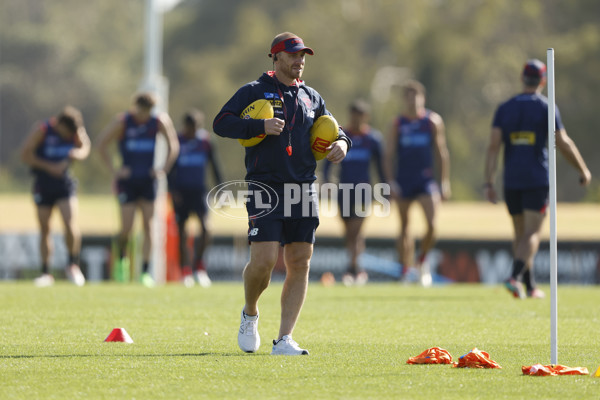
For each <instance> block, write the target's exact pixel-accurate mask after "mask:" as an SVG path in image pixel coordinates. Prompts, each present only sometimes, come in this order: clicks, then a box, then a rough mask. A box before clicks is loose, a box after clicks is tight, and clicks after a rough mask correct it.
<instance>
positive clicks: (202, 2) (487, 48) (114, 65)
mask: <svg viewBox="0 0 600 400" xmlns="http://www.w3.org/2000/svg"><path fill="white" fill-rule="evenodd" d="M143 3H144V2H143V1H142V0H105V1H102V2H91V3H90V2H81V1H77V0H60V1H59V0H48V1H44V2H41V1H38V0H4V1H3V2H2V3H1V4H0V8H1V10H0V11H1V12H0V21H1V23H0V35H1V40H0V57H1V58H0V62H1V65H0V68H1V71H0V72H1V73H0V89H1V95H0V168H1V170H0V172H1V175H0V184H2V187H11V188H12V189H13V190H25V189H26V186H25V185H24V184H23V183H22V182H26V181H27V180H26V179H23V178H24V177H25V175H26V174H27V171H26V170H25V168H24V167H23V166H22V165H21V164H20V163H19V160H18V157H17V151H16V150H17V149H18V148H19V146H20V144H21V142H22V140H23V137H24V135H25V134H26V133H27V131H28V130H29V129H30V128H31V126H32V123H33V122H34V121H36V120H40V119H43V118H46V117H47V116H49V115H51V114H53V113H56V112H57V111H58V110H59V109H60V108H61V107H62V106H63V105H64V104H66V103H70V104H73V105H75V106H78V107H79V108H80V109H82V111H83V113H84V116H85V118H86V123H87V127H88V131H89V133H90V136H91V137H92V140H94V139H95V138H96V137H97V135H98V133H99V131H100V130H101V129H102V127H103V126H104V125H105V124H106V123H108V121H109V120H110V119H111V118H112V116H113V115H114V114H115V113H117V112H120V111H122V110H124V109H126V108H127V107H128V106H129V103H130V99H131V95H132V94H133V93H134V92H135V91H136V89H137V87H138V85H139V83H140V80H141V78H142V72H143V71H142V60H143V30H144V27H143V12H144V8H143V7H144V4H143ZM599 19H600V3H598V2H596V1H594V0H581V1H578V2H564V1H560V0H547V1H544V0H522V1H518V2H515V1H508V2H498V1H493V0H470V1H461V2H449V1H440V0H424V1H408V0H406V1H404V0H403V1H392V0H331V1H320V0H299V1H295V2H280V1H272V0H255V1H252V2H246V1H242V0H229V1H227V2H223V1H217V0H187V1H183V2H182V3H181V4H180V5H179V6H177V7H176V8H175V9H174V10H172V11H171V12H169V13H167V14H166V15H165V39H164V74H165V75H166V76H167V78H168V79H169V82H170V98H169V104H170V113H171V115H172V117H173V119H174V120H175V122H176V124H177V125H178V123H179V119H180V116H181V115H182V113H183V112H184V111H185V110H186V109H188V108H190V107H198V108H201V109H202V110H204V112H205V113H206V116H207V125H208V126H209V127H210V124H211V123H212V118H213V116H214V115H215V114H216V113H217V112H218V110H219V109H220V107H221V105H222V104H223V103H224V102H225V101H227V99H228V98H229V97H230V96H231V95H232V94H233V92H234V91H235V90H236V89H237V88H238V87H239V86H241V85H242V84H243V83H245V82H248V81H251V80H254V79H256V78H257V77H258V76H259V75H260V73H261V72H262V71H264V70H267V69H269V68H270V67H271V65H270V59H269V58H268V57H267V53H268V52H269V44H270V42H271V40H272V38H273V36H274V35H275V34H277V33H279V32H282V31H287V30H289V31H292V32H295V33H298V34H299V35H301V36H302V37H303V39H304V41H305V43H307V44H308V45H309V46H311V47H312V48H313V49H314V50H315V53H316V55H315V56H314V57H310V56H309V57H308V58H307V63H306V70H305V75H304V78H305V80H306V81H307V83H308V84H309V85H310V86H312V87H314V88H316V89H317V90H318V91H319V92H320V93H321V94H322V95H323V97H324V98H325V99H326V100H327V103H328V108H329V109H330V110H331V111H332V112H333V113H334V115H336V117H337V119H338V120H339V121H340V122H341V123H342V124H343V123H344V120H345V119H346V113H347V105H348V104H349V103H350V102H351V101H352V100H353V99H355V98H357V97H361V98H364V99H366V100H368V101H369V102H370V103H371V104H372V106H373V115H372V123H373V125H374V126H376V127H377V128H379V129H380V130H382V131H383V132H384V133H386V132H387V129H388V126H389V124H390V123H391V121H392V119H393V118H394V116H395V115H396V114H397V113H398V111H399V109H400V107H401V103H400V96H399V92H398V90H397V88H398V85H399V84H400V83H401V82H402V81H403V80H404V79H406V78H409V77H410V78H416V79H418V80H420V81H422V82H423V83H424V84H425V85H426V87H427V89H428V106H429V107H430V108H432V109H434V110H436V111H437V112H438V113H440V114H441V115H442V117H443V118H444V120H445V123H446V128H447V137H448V143H449V148H450V153H451V160H452V184H453V192H454V196H455V199H459V200H469V199H478V198H479V189H480V185H481V182H482V175H483V172H482V171H483V158H484V153H485V148H486V144H487V139H488V135H489V130H490V122H491V119H492V115H493V112H494V109H495V107H496V106H497V105H498V103H499V102H501V101H503V100H504V99H506V98H508V97H509V96H511V95H513V94H515V93H516V92H518V91H519V90H520V84H519V74H520V71H521V68H522V66H523V64H524V63H525V61H526V60H527V59H528V58H534V57H535V58H540V59H542V60H545V53H546V49H547V48H548V47H553V48H555V51H556V71H557V81H556V83H557V89H556V93H557V102H558V104H559V106H560V110H561V113H562V115H563V120H564V122H565V124H566V126H567V129H568V131H569V134H570V135H571V136H572V137H573V138H574V140H575V141H576V143H577V144H578V145H579V147H580V149H581V151H582V153H583V156H584V158H585V159H586V161H587V162H588V164H589V166H590V169H591V170H592V174H594V175H595V176H598V175H600V159H597V158H595V151H596V148H597V145H596V142H595V137H594V136H595V135H594V128H595V126H596V118H595V111H596V110H595V108H596V93H599V92H600V78H599V77H598V73H597V65H600V52H598V51H597V49H598V47H599V45H600V23H599V22H600V21H599ZM215 142H216V146H217V147H218V151H219V155H220V158H221V160H222V162H223V164H224V166H225V175H226V178H229V179H234V178H239V177H241V176H243V174H244V168H243V162H242V159H243V150H242V148H241V147H240V146H238V145H237V142H235V141H229V140H226V139H222V138H218V137H216V138H215ZM98 165H99V159H98V157H97V156H96V155H92V157H91V159H90V160H89V161H87V162H85V163H82V164H81V165H78V166H77V174H78V176H79V177H80V182H81V185H82V187H83V190H85V191H95V192H108V190H109V184H108V182H109V177H108V176H106V175H102V174H101V173H100V174H99V173H98ZM558 179H559V187H558V190H559V193H558V196H559V200H562V201H573V200H580V199H582V198H585V199H587V200H598V199H600V185H599V184H598V183H594V184H593V185H592V187H591V188H590V189H589V190H588V191H587V192H586V191H584V190H583V189H581V188H579V187H578V182H577V174H576V173H575V172H574V171H573V170H572V169H570V168H569V167H568V166H567V165H566V163H565V162H564V161H562V160H560V157H559V164H558ZM7 184H8V185H7Z"/></svg>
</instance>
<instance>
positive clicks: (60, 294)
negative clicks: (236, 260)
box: [0, 282, 600, 400]
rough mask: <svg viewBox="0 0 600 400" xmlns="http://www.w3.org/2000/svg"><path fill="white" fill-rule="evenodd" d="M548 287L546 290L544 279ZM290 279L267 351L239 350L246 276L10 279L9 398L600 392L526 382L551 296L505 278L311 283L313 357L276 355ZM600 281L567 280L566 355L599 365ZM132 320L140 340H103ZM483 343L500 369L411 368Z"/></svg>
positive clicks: (4, 290)
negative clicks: (530, 295) (152, 281)
mask: <svg viewBox="0 0 600 400" xmlns="http://www.w3.org/2000/svg"><path fill="white" fill-rule="evenodd" d="M546 289H547V288H546ZM280 291H281V284H280V283H273V284H272V286H271V287H270V288H269V289H268V290H267V291H266V292H265V294H264V296H263V298H261V302H260V310H261V321H260V326H259V330H260V333H261V336H262V339H263V345H262V347H261V349H260V350H259V352H258V353H257V354H253V355H251V354H245V353H242V352H241V351H240V350H239V349H238V348H237V342H236V335H237V329H238V327H239V312H240V309H241V306H242V298H243V292H242V285H241V283H237V282H234V283H217V284H215V285H213V287H211V288H209V289H199V288H194V289H185V288H184V287H182V286H179V285H167V286H164V287H160V288H157V289H146V288H144V287H142V286H139V285H134V284H132V285H117V284H100V285H89V286H86V287H83V288H77V287H74V286H71V285H67V284H64V283H60V284H57V285H56V286H55V287H53V288H48V289H37V288H35V287H33V285H32V284H31V282H23V283H0V304H1V306H2V312H1V313H0V337H1V338H2V340H1V341H0V398H2V399H37V398H40V399H41V398H43V399H73V398H90V399H94V398H115V399H124V398H131V399H133V398H137V399H153V398H173V399H188V398H189V399H198V398H206V399H239V398H251V399H270V398H285V399H307V398H310V399H341V398H344V399H346V398H348V399H352V398H356V399H358V398H360V399H364V398H370V399H384V398H390V399H436V398H440V399H494V400H495V399H534V398H535V399H563V400H564V399H592V398H598V394H599V393H600V378H594V377H592V376H564V377H529V376H523V375H522V373H521V366H523V365H531V364H534V363H538V362H539V363H542V364H548V363H549V362H550V344H549V341H550V339H549V326H550V320H549V314H550V312H549V310H550V304H549V300H548V299H546V300H526V301H518V300H514V299H512V298H510V297H509V295H508V294H507V293H505V291H504V289H502V288H501V287H499V286H494V287H489V286H483V285H450V286H441V287H433V288H431V289H422V288H419V287H414V286H403V285H398V284H370V285H367V286H365V287H356V288H345V287H343V286H341V285H337V286H334V287H332V288H326V287H323V286H321V285H319V284H317V283H313V284H311V286H310V288H309V294H308V298H307V301H306V303H305V306H304V310H303V313H302V315H301V317H300V320H299V322H298V325H297V328H296V331H295V335H294V338H295V339H296V340H297V341H298V342H299V343H300V344H301V345H302V346H304V347H306V348H308V349H309V350H310V352H311V355H310V356H307V357H306V356H304V357H281V356H280V357H273V356H270V355H269V352H270V345H269V342H270V339H273V338H274V337H275V335H276V333H277V329H278V323H279V294H280ZM599 303H600V290H598V289H597V288H595V287H569V286H561V287H560V289H559V362H560V363H561V364H565V365H568V366H571V367H576V366H578V367H587V368H588V369H589V370H590V373H591V374H593V373H594V372H595V370H596V368H598V366H600V352H599V347H600V339H599V337H598V334H599V332H600V317H599V314H598V304H599ZM116 327H123V328H125V329H126V330H127V332H128V333H129V334H130V335H131V337H132V338H133V340H134V342H135V343H133V344H124V343H104V342H103V340H104V339H105V337H106V336H107V335H108V334H109V333H110V331H111V330H112V329H113V328H116ZM433 346H440V347H443V348H446V349H447V350H449V351H450V353H451V354H452V355H453V357H454V359H455V360H456V359H458V357H459V356H461V355H462V354H464V353H466V352H468V351H469V350H471V349H472V348H473V347H477V348H479V349H482V350H485V351H487V352H488V353H489V354H490V356H491V358H492V359H494V360H495V361H497V362H498V363H499V364H500V365H501V366H502V367H503V369H501V370H474V369H457V368H451V367H450V366H447V365H444V366H442V365H434V366H419V365H407V364H406V360H407V359H408V358H409V357H411V356H414V355H417V354H419V353H420V352H421V351H423V350H425V349H426V348H428V347H433Z"/></svg>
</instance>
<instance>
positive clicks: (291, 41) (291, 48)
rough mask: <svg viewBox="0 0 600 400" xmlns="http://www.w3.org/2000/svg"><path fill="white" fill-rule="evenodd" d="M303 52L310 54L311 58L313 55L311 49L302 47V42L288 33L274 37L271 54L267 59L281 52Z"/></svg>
mask: <svg viewBox="0 0 600 400" xmlns="http://www.w3.org/2000/svg"><path fill="white" fill-rule="evenodd" d="M303 50H304V51H305V52H306V54H310V55H311V56H312V55H314V54H315V52H314V51H313V49H311V48H310V47H307V46H305V45H304V42H303V41H302V39H301V38H300V37H298V36H296V35H294V34H292V33H289V32H285V33H280V34H279V35H277V36H275V39H274V40H273V43H271V53H270V54H269V57H272V56H273V54H277V53H279V52H281V51H283V52H286V53H297V52H299V51H303Z"/></svg>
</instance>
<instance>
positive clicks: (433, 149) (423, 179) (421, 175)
mask: <svg viewBox="0 0 600 400" xmlns="http://www.w3.org/2000/svg"><path fill="white" fill-rule="evenodd" d="M403 93H404V103H405V105H404V111H403V112H402V114H401V115H400V116H399V117H398V118H397V119H396V120H395V122H394V123H393V125H392V127H391V130H390V134H389V135H388V142H387V146H386V167H387V175H388V177H390V178H391V177H394V179H393V180H391V181H390V185H391V187H392V195H394V197H395V198H396V199H397V200H398V209H399V212H400V238H399V240H398V253H399V258H400V262H401V264H402V266H403V272H402V273H403V278H406V274H407V272H408V270H409V267H411V266H413V265H414V262H415V259H414V239H413V237H412V235H411V232H410V230H409V225H410V224H409V222H410V221H409V209H410V206H411V205H412V203H413V202H415V201H416V202H417V203H419V204H420V205H421V207H422V209H423V212H424V213H425V219H426V222H427V229H426V232H425V235H424V236H423V238H422V239H421V242H420V251H419V255H418V257H417V260H416V263H417V264H416V265H417V267H418V268H419V270H420V281H421V284H422V285H423V286H429V285H431V281H432V278H431V273H430V271H429V265H428V264H427V263H426V257H427V253H428V252H429V251H430V250H431V249H432V248H433V246H434V244H435V240H436V235H435V228H436V216H437V210H438V207H439V205H440V202H441V200H447V199H449V198H450V195H451V192H450V158H449V156H448V147H447V146H446V134H445V129H444V122H443V120H442V118H441V117H440V116H439V115H438V114H437V113H435V112H433V111H431V110H429V109H427V108H425V87H424V86H423V85H422V84H421V83H420V82H417V81H409V82H407V83H406V84H405V85H404V89H403ZM434 157H435V159H436V160H437V165H438V168H439V179H440V186H441V193H440V188H439V187H438V185H437V183H436V180H435V176H434Z"/></svg>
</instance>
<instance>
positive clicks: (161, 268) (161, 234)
mask: <svg viewBox="0 0 600 400" xmlns="http://www.w3.org/2000/svg"><path fill="white" fill-rule="evenodd" d="M144 36H145V43H144V78H143V79H142V82H141V84H140V90H144V91H148V92H151V93H154V94H155V95H156V96H157V99H158V102H157V105H156V110H155V111H157V112H168V109H169V106H168V104H169V103H168V99H169V85H168V81H167V79H166V78H165V77H164V76H162V58H163V57H162V49H163V43H162V42H163V10H162V9H161V8H160V0H146V12H145V35H144ZM166 157H167V144H166V142H165V139H164V138H163V137H162V136H158V137H157V139H156V148H155V154H154V167H155V168H157V169H158V168H161V167H162V166H163V165H164V163H165V161H166ZM166 192H167V182H166V179H165V177H162V176H161V177H159V178H158V180H157V193H156V200H155V203H154V216H153V218H152V254H151V256H150V259H151V264H152V270H151V271H152V275H153V277H154V280H155V281H156V282H157V283H164V281H165V278H166V252H165V246H166V221H165V214H166V211H165V210H166V207H167V204H166V201H167V196H166Z"/></svg>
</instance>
